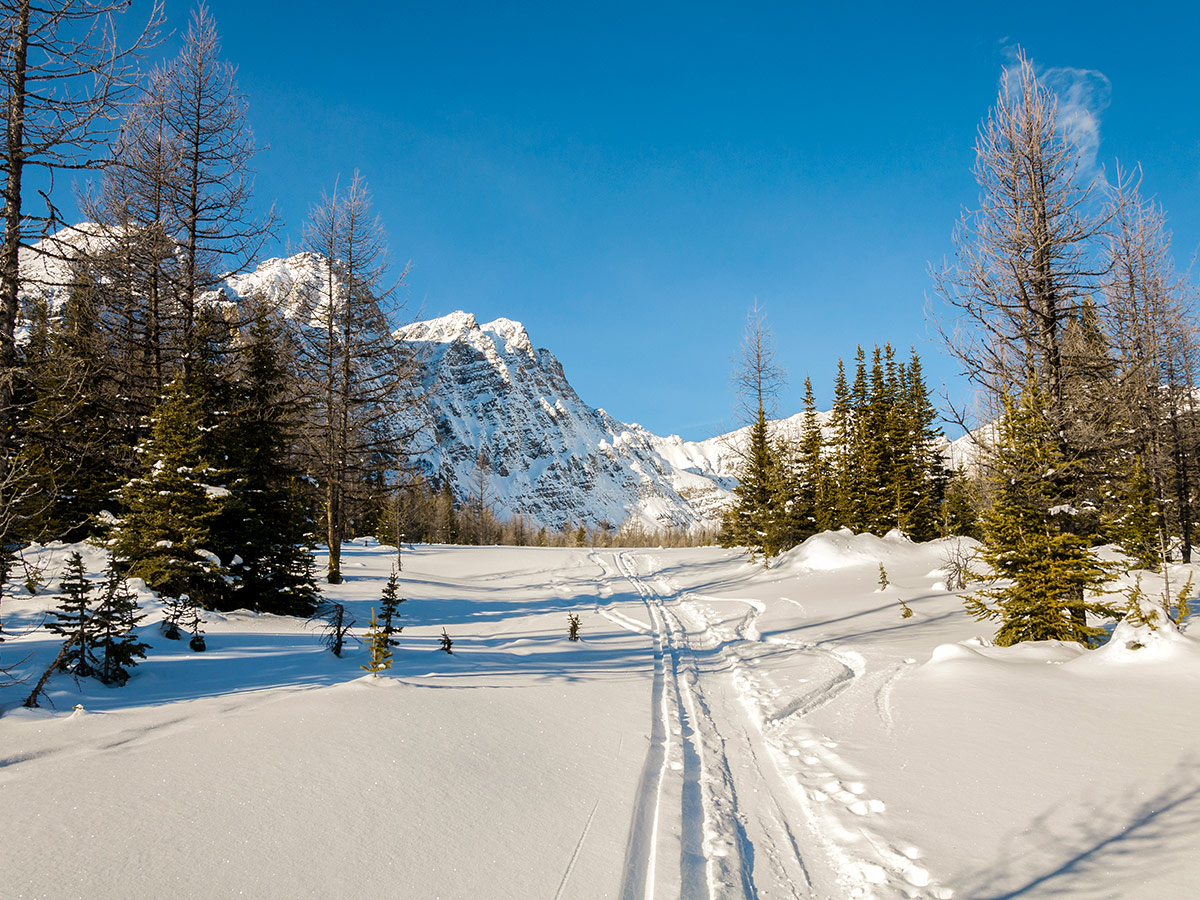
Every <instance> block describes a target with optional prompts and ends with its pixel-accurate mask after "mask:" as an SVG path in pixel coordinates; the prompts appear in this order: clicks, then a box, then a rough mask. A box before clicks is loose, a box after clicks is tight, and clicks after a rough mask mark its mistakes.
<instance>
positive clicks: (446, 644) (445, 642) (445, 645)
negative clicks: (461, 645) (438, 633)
mask: <svg viewBox="0 0 1200 900" xmlns="http://www.w3.org/2000/svg"><path fill="white" fill-rule="evenodd" d="M453 646H454V641H452V640H450V635H448V634H446V629H445V627H444V626H443V627H442V645H441V646H440V647H438V649H439V650H444V651H445V652H447V653H453V652H454V651H453V650H452V649H451V648H452V647H453Z"/></svg>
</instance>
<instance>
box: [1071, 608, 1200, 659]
mask: <svg viewBox="0 0 1200 900" xmlns="http://www.w3.org/2000/svg"><path fill="white" fill-rule="evenodd" d="M1163 663H1169V664H1171V665H1173V666H1180V665H1183V664H1187V665H1189V666H1194V667H1196V668H1197V669H1200V641H1197V640H1196V639H1195V638H1191V637H1188V636H1187V635H1186V634H1181V633H1180V631H1179V629H1178V628H1176V627H1175V626H1174V625H1173V624H1172V623H1171V622H1169V621H1168V622H1162V623H1160V624H1158V625H1157V627H1155V628H1150V626H1148V625H1134V624H1132V623H1131V622H1129V621H1126V620H1122V621H1121V622H1118V623H1117V627H1116V628H1114V629H1113V633H1112V637H1110V638H1109V639H1108V643H1107V644H1105V645H1104V646H1103V647H1099V648H1097V649H1096V650H1093V651H1092V652H1091V653H1088V654H1087V655H1085V656H1080V657H1079V658H1078V659H1076V660H1074V661H1073V662H1072V664H1071V668H1072V669H1073V670H1075V671H1084V672H1086V671H1092V670H1097V669H1107V668H1110V667H1112V666H1130V665H1137V666H1141V665H1146V664H1163Z"/></svg>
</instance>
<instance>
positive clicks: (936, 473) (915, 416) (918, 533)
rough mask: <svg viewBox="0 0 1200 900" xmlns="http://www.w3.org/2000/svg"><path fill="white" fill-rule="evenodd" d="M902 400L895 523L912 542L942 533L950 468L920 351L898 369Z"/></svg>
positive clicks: (896, 433) (898, 417)
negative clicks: (940, 446)
mask: <svg viewBox="0 0 1200 900" xmlns="http://www.w3.org/2000/svg"><path fill="white" fill-rule="evenodd" d="M897 371H898V381H897V394H898V398H899V399H898V403H897V410H896V413H895V416H894V419H895V426H894V428H893V440H894V442H895V443H894V447H895V451H894V452H895V468H894V474H893V478H894V480H895V487H894V492H895V495H896V498H897V504H896V525H897V527H898V528H900V529H902V530H903V531H904V533H905V534H907V535H909V536H910V537H911V538H913V539H914V540H918V541H927V540H931V539H932V538H934V537H936V536H937V534H938V531H939V525H938V519H939V512H940V510H941V506H942V501H943V499H944V498H945V495H946V488H947V485H948V483H949V479H950V472H949V470H948V469H947V467H946V463H945V461H944V460H943V458H942V455H941V452H940V451H939V450H938V446H937V444H938V439H939V438H940V437H941V436H942V433H941V430H940V429H939V428H938V427H937V425H936V423H937V411H936V410H935V409H934V408H933V404H932V403H931V402H930V400H929V390H928V388H927V387H926V386H925V378H924V375H923V373H922V370H921V359H920V357H918V356H917V353H916V351H915V350H914V351H913V352H912V357H911V358H910V360H909V363H908V365H907V367H906V366H903V365H901V366H899V367H898V370H897Z"/></svg>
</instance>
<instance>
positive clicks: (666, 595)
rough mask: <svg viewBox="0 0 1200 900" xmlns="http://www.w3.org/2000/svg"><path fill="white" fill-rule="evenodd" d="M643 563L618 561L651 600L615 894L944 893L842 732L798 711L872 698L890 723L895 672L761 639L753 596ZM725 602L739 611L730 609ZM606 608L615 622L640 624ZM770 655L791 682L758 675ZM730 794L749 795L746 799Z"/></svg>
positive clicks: (842, 652)
mask: <svg viewBox="0 0 1200 900" xmlns="http://www.w3.org/2000/svg"><path fill="white" fill-rule="evenodd" d="M639 561H640V560H639V557H636V556H635V555H634V554H632V553H629V552H622V553H619V554H616V555H614V557H613V568H614V569H615V571H616V572H617V573H619V574H620V576H621V577H623V578H624V579H625V580H626V581H628V583H629V584H630V585H632V586H633V588H634V590H635V591H636V592H637V595H638V597H639V598H640V599H641V601H642V603H643V604H644V605H645V607H646V611H647V613H648V615H649V619H650V626H651V627H650V629H649V631H650V633H651V634H652V636H653V639H654V642H655V678H654V685H655V687H654V694H653V705H654V719H653V726H652V736H651V747H650V750H649V752H648V753H647V759H646V763H645V769H644V771H643V776H642V784H641V788H640V791H641V793H640V795H639V796H640V802H639V805H638V813H637V815H636V819H635V822H634V823H633V827H632V828H631V838H630V846H629V851H628V858H627V867H626V873H627V874H626V880H625V885H624V890H623V892H622V897H623V898H628V900H634V898H637V900H654V898H658V900H661V898H666V897H672V898H673V897H680V898H688V900H691V898H702V897H704V898H710V900H716V898H759V897H762V898H767V897H791V898H796V900H799V898H809V897H847V898H856V900H893V898H895V900H900V898H904V900H916V898H926V900H946V898H950V897H952V896H953V892H952V891H950V890H949V889H947V888H944V887H941V886H939V885H938V884H937V883H936V882H935V881H934V880H933V878H932V877H931V875H930V873H929V871H928V870H927V869H926V868H925V867H924V866H922V865H921V864H920V859H921V856H922V853H921V851H920V850H919V849H917V848H915V847H912V846H910V845H907V844H899V845H897V844H894V843H892V842H889V841H888V840H887V839H885V838H884V837H883V832H884V831H886V829H882V830H880V829H877V828H875V827H873V826H872V825H871V822H872V821H873V820H879V817H881V816H885V815H886V810H887V807H886V804H885V803H884V801H883V800H882V799H879V798H877V797H874V796H872V795H871V792H870V789H869V785H868V784H867V783H866V779H864V778H863V775H862V773H860V772H858V771H856V770H855V769H854V767H853V766H852V765H851V764H850V763H848V762H847V761H846V760H844V759H842V758H841V757H840V756H839V754H838V752H837V748H838V743H837V741H834V740H831V739H830V738H829V737H827V736H826V735H824V734H822V733H821V732H820V731H818V730H817V729H815V728H814V727H812V725H811V724H810V723H809V722H808V721H807V717H808V716H810V715H811V714H812V713H814V712H815V711H817V710H819V709H822V708H824V707H826V706H829V705H831V704H835V703H842V702H852V703H858V702H859V701H861V700H862V699H863V698H868V699H869V702H870V704H871V707H872V708H873V709H876V710H877V711H878V714H879V716H880V719H881V721H882V723H883V724H884V726H885V728H886V730H887V731H889V732H890V730H891V727H892V722H891V713H890V708H889V707H888V703H887V695H888V693H890V688H891V686H892V684H893V683H894V682H895V680H896V679H897V678H898V677H900V675H901V674H902V671H903V669H904V668H905V667H904V666H897V667H893V668H890V669H888V670H886V671H883V670H881V671H880V672H871V673H868V671H867V662H866V660H865V658H864V657H863V656H862V655H861V654H859V653H858V652H856V651H854V650H850V649H847V648H845V647H841V646H833V645H829V644H822V643H808V642H802V641H796V640H788V639H784V638H780V637H776V636H770V637H767V638H765V639H764V638H763V637H762V636H761V635H760V633H759V630H758V620H759V618H760V617H761V616H762V615H763V614H764V612H765V611H766V605H765V604H764V603H762V602H761V601H756V600H736V599H734V598H718V597H708V596H704V595H700V594H694V593H687V592H682V591H680V590H679V589H677V587H676V585H675V584H673V583H672V582H671V581H670V580H669V579H666V578H663V577H656V576H653V575H646V574H642V573H641V572H639V568H638V562H639ZM645 562H646V563H648V564H649V565H651V566H652V565H653V560H652V559H649V558H648V559H646V560H645ZM726 604H744V606H745V612H744V613H741V614H738V613H736V612H735V613H734V615H733V616H730V615H729V614H728V612H726V611H723V610H724V609H726ZM605 614H606V615H607V617H608V618H609V619H610V620H611V621H613V622H614V623H615V624H619V625H622V626H623V627H626V628H630V625H632V624H633V623H634V621H635V620H633V619H632V617H631V616H629V615H626V614H623V613H618V612H616V611H615V610H606V611H605ZM685 619H686V620H688V621H692V622H694V623H695V624H696V626H697V627H696V628H693V629H691V630H689V628H688V627H687V626H686V625H685V623H684V620H685ZM630 630H635V629H634V628H630ZM637 630H640V629H637ZM780 658H786V659H788V660H789V661H790V664H791V665H792V666H793V667H794V666H795V664H796V663H799V664H800V667H801V671H802V672H803V674H804V677H802V678H791V679H788V680H789V682H796V684H795V686H794V687H791V688H789V689H787V690H783V689H780V688H778V687H776V685H775V681H774V680H773V678H772V675H771V673H770V671H769V669H770V666H771V665H772V664H774V663H776V662H777V661H778V659H780ZM722 676H728V681H725V680H724V679H723V677H722ZM726 684H728V685H730V686H732V689H733V690H732V691H727V690H724V687H725V685H726ZM731 699H732V701H733V702H732V703H730V700H731ZM738 710H740V711H741V713H740V714H739V713H738ZM718 723H719V724H718ZM735 774H736V778H735ZM739 795H741V796H745V797H751V798H752V799H753V802H752V803H751V804H750V806H749V807H747V808H742V806H741V805H740V804H739ZM879 821H883V820H879Z"/></svg>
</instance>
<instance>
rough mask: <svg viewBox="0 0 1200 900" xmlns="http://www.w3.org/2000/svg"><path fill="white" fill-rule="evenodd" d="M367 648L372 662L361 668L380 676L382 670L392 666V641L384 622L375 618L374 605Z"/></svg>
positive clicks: (368, 630)
mask: <svg viewBox="0 0 1200 900" xmlns="http://www.w3.org/2000/svg"><path fill="white" fill-rule="evenodd" d="M367 650H368V651H369V652H370V654H371V659H370V662H368V663H367V664H366V665H365V666H359V668H361V669H366V670H367V671H368V672H370V673H371V674H372V675H374V676H375V677H376V678H378V677H379V673H380V672H382V671H383V670H384V669H390V668H391V667H392V648H391V643H390V642H389V641H388V638H387V633H386V632H385V631H384V630H383V625H382V623H381V622H377V621H376V620H375V608H374V607H371V624H370V626H369V627H368V628H367Z"/></svg>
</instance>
